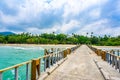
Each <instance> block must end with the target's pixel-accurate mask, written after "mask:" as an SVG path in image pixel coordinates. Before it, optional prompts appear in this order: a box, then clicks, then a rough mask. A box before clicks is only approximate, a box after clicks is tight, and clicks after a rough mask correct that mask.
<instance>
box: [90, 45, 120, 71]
mask: <svg viewBox="0 0 120 80" xmlns="http://www.w3.org/2000/svg"><path fill="white" fill-rule="evenodd" d="M88 47H89V48H91V49H92V50H93V51H94V52H95V53H96V54H97V55H98V56H101V58H102V59H103V60H104V61H107V62H108V63H109V64H110V65H112V67H114V68H115V69H116V70H118V71H119V72H120V50H119V49H118V50H117V49H115V50H101V49H97V48H94V47H92V46H88Z"/></svg>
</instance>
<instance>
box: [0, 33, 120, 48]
mask: <svg viewBox="0 0 120 80" xmlns="http://www.w3.org/2000/svg"><path fill="white" fill-rule="evenodd" d="M87 35H88V34H87ZM0 43H5V44H7V43H12V44H14V43H18V44H93V45H101V46H103V45H106V46H119V45H120V36H117V37H110V36H107V35H104V36H103V37H100V36H99V37H97V36H93V33H91V36H90V37H88V36H83V35H77V34H73V33H72V35H66V34H62V33H61V34H55V33H54V32H53V33H49V34H48V33H43V34H40V35H33V34H31V33H22V34H12V35H0Z"/></svg>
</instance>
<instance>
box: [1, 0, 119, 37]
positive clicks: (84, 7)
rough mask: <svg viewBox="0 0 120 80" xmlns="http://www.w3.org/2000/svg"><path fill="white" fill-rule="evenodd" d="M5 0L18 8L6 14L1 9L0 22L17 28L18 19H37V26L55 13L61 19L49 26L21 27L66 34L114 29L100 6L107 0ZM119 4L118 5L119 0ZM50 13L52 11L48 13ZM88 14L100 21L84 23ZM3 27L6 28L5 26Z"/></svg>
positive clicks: (98, 32) (99, 32) (107, 31)
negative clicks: (14, 13)
mask: <svg viewBox="0 0 120 80" xmlns="http://www.w3.org/2000/svg"><path fill="white" fill-rule="evenodd" d="M5 1H6V4H7V5H8V7H10V8H11V9H16V10H17V11H18V12H17V14H16V15H8V14H4V12H3V11H2V10H0V18H1V19H0V23H2V24H5V25H16V27H18V26H17V25H19V24H21V22H25V23H26V24H25V25H27V24H29V23H34V22H35V21H37V20H39V21H38V22H37V23H36V25H38V26H39V24H40V21H42V20H43V18H46V16H48V15H49V16H52V15H54V14H55V15H56V16H60V17H62V18H60V19H62V20H60V21H59V20H58V21H59V22H57V23H54V24H53V25H52V26H51V27H47V26H46V27H42V28H41V26H39V27H38V26H36V25H32V27H25V26H24V25H23V26H22V25H21V27H22V28H24V29H25V30H26V32H31V33H44V32H49V33H50V32H53V31H54V32H63V33H68V32H69V31H72V30H74V29H78V31H77V32H76V33H80V34H86V32H94V33H96V34H113V35H114V33H113V32H112V29H113V28H112V27H111V26H110V25H109V23H110V22H109V19H104V17H102V12H101V10H102V9H101V8H103V7H104V6H102V5H104V4H105V3H107V2H108V1H109V0H23V1H22V2H21V1H19V2H18V3H17V1H16V0H5ZM118 4H120V1H119V3H118ZM119 8H120V6H119V5H118V6H117V10H118V12H119V11H120V10H119ZM60 10H61V11H60ZM50 12H52V13H51V14H50ZM59 12H60V13H59ZM84 12H85V15H84ZM43 13H45V15H44V17H43V16H41V15H42V14H43ZM81 14H82V16H81ZM76 16H79V17H80V18H81V17H83V16H84V17H85V20H84V18H81V19H78V18H76ZM70 17H72V18H70ZM87 17H88V18H90V20H91V19H92V18H93V19H98V18H100V20H98V21H95V22H94V21H92V20H91V21H89V20H88V22H87V20H86V19H87ZM50 18H51V17H50ZM68 19H69V20H68ZM45 20H46V21H45V23H49V22H47V19H45ZM51 20H53V18H51V19H50V21H51ZM67 20H68V21H67ZM48 21H49V20H48ZM48 25H49V24H48ZM29 26H30V25H29ZM33 26H34V27H33ZM116 29H117V30H116ZM116 29H115V30H114V31H115V32H116V34H119V33H118V32H119V31H118V29H119V30H120V28H119V27H116ZM3 30H4V29H3ZM5 30H7V27H6V29H5ZM73 32H74V31H73ZM71 33H72V32H71Z"/></svg>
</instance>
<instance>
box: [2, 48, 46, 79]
mask: <svg viewBox="0 0 120 80" xmlns="http://www.w3.org/2000/svg"><path fill="white" fill-rule="evenodd" d="M43 55H44V49H43V48H41V47H15V46H0V69H3V68H6V67H10V66H13V65H15V64H19V63H21V62H25V61H28V60H31V59H33V58H38V57H40V56H43ZM25 67H26V65H24V66H22V67H20V68H19V70H18V72H19V80H25V76H23V75H25V73H26V72H25ZM29 69H30V68H29ZM3 77H4V78H3V80H14V70H9V71H6V72H4V73H3Z"/></svg>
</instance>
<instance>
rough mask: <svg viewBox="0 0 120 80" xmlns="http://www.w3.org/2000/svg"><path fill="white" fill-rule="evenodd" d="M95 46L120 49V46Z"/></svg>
mask: <svg viewBox="0 0 120 80" xmlns="http://www.w3.org/2000/svg"><path fill="white" fill-rule="evenodd" d="M93 47H95V48H98V49H103V48H104V49H107V48H109V49H120V46H93Z"/></svg>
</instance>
